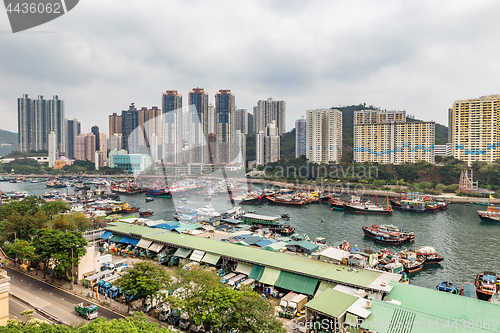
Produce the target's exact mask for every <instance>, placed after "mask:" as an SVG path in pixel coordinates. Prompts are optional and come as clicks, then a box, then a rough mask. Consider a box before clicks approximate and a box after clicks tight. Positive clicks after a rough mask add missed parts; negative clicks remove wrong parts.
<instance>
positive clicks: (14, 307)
mask: <svg viewBox="0 0 500 333" xmlns="http://www.w3.org/2000/svg"><path fill="white" fill-rule="evenodd" d="M26 310H33V308H32V307H30V306H28V305H26V304H24V303H23V302H21V301H19V300H17V299H15V298H14V297H12V296H9V319H17V320H21V321H27V320H28V319H29V317H28V316H27V315H21V312H23V311H26ZM33 318H36V319H41V320H45V321H47V322H49V323H51V321H50V320H48V319H47V318H45V317H43V316H41V315H40V314H38V313H37V312H36V311H34V312H33Z"/></svg>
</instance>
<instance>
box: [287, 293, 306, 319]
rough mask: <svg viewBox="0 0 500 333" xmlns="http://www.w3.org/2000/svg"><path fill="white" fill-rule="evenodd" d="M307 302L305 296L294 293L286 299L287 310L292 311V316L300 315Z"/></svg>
mask: <svg viewBox="0 0 500 333" xmlns="http://www.w3.org/2000/svg"><path fill="white" fill-rule="evenodd" d="M306 303H307V296H306V295H302V294H295V296H294V297H293V298H292V299H291V300H290V301H288V309H287V310H288V312H290V313H292V314H293V316H294V317H295V316H297V315H299V316H300V312H301V311H302V309H304V306H305V304H306Z"/></svg>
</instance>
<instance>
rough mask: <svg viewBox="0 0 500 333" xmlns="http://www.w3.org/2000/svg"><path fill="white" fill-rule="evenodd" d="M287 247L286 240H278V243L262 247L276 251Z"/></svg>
mask: <svg viewBox="0 0 500 333" xmlns="http://www.w3.org/2000/svg"><path fill="white" fill-rule="evenodd" d="M285 247H286V243H285V242H276V243H272V244H269V245H266V246H264V247H263V248H262V249H263V250H267V251H273V252H276V251H279V250H280V249H282V248H285Z"/></svg>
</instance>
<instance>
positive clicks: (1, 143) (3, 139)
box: [0, 129, 18, 156]
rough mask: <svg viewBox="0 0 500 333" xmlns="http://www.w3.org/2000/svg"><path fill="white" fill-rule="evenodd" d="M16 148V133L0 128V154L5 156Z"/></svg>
mask: <svg viewBox="0 0 500 333" xmlns="http://www.w3.org/2000/svg"><path fill="white" fill-rule="evenodd" d="M17 148H18V138H17V133H12V132H9V131H4V130H1V129H0V156H5V155H7V154H9V153H10V152H11V151H13V150H17Z"/></svg>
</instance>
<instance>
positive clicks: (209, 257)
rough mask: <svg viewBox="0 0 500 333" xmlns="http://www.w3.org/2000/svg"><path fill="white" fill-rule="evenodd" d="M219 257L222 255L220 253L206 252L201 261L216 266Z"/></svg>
mask: <svg viewBox="0 0 500 333" xmlns="http://www.w3.org/2000/svg"><path fill="white" fill-rule="evenodd" d="M219 259H220V255H218V254H212V253H205V256H204V257H203V259H202V260H201V261H202V262H205V263H207V264H211V265H214V266H215V265H217V262H218V261H219Z"/></svg>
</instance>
